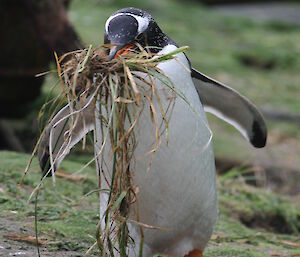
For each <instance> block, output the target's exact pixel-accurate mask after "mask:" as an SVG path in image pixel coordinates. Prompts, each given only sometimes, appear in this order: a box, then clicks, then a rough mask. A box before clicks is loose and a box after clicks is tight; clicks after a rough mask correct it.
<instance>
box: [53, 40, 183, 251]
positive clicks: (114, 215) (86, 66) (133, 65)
mask: <svg viewBox="0 0 300 257" xmlns="http://www.w3.org/2000/svg"><path fill="white" fill-rule="evenodd" d="M186 49H187V47H182V48H179V49H177V50H176V51H174V52H172V53H169V54H165V55H161V56H154V55H153V54H152V53H150V52H149V51H147V50H146V49H143V48H142V47H141V46H139V45H136V46H131V47H130V48H127V49H125V50H123V51H122V52H119V53H118V54H117V57H116V58H115V59H113V60H110V61H109V60H108V55H107V50H109V49H108V48H106V47H100V48H98V49H93V48H92V47H91V46H90V47H89V48H88V49H84V50H79V51H75V52H71V53H67V54H65V55H63V56H62V57H60V58H59V59H58V58H57V71H58V74H59V80H60V85H61V89H62V95H63V97H64V99H66V100H67V101H68V104H69V106H70V114H71V115H70V117H72V112H73V113H74V114H75V113H76V114H78V113H80V110H78V108H77V109H76V105H77V103H78V102H81V103H83V104H82V105H86V104H91V105H92V106H94V109H93V113H94V118H96V117H97V119H99V120H100V121H101V128H100V129H101V131H102V146H103V147H102V148H101V151H100V152H98V153H95V155H96V156H100V157H101V156H102V154H103V148H105V147H110V148H111V149H109V151H110V152H111V153H112V161H113V164H112V170H110V171H107V172H108V173H109V174H111V176H110V177H111V178H110V179H111V181H108V184H109V185H110V189H109V192H108V194H109V197H108V203H107V210H106V211H105V227H101V225H100V224H101V221H100V222H99V224H98V227H97V245H98V247H99V249H100V251H101V256H107V255H111V256H113V252H114V248H117V249H118V251H119V252H120V255H121V256H126V247H127V245H128V244H129V243H130V235H128V229H127V222H128V218H129V210H130V208H131V204H132V203H134V202H135V201H136V199H137V197H138V190H137V187H136V185H133V183H132V173H133V172H134V170H132V167H131V166H130V163H131V160H132V158H133V155H134V150H135V146H136V143H137V142H136V139H135V130H134V129H135V126H136V124H137V123H138V121H139V117H140V115H141V113H142V111H148V112H150V115H149V116H150V118H151V121H152V123H153V124H154V127H155V134H154V135H153V137H154V142H155V144H154V146H153V149H149V153H150V154H151V155H152V156H153V155H154V154H155V151H156V149H157V148H158V147H159V142H161V139H160V137H161V135H162V134H164V135H165V140H166V143H167V135H168V119H169V118H170V113H171V111H170V109H171V107H170V106H172V101H174V99H175V97H170V98H169V101H170V103H169V105H168V107H167V108H165V107H164V106H163V104H162V103H161V98H160V95H159V94H158V91H157V88H156V85H155V81H160V82H162V83H160V84H162V85H164V86H165V87H166V88H167V89H168V91H169V92H172V93H173V94H174V95H175V96H176V95H179V96H181V95H180V94H179V93H178V92H176V89H175V88H174V87H173V84H172V82H171V81H170V80H169V78H167V77H166V76H165V75H164V74H162V73H161V71H160V70H159V69H158V67H157V65H158V64H159V63H160V62H164V61H166V60H170V59H172V58H174V55H175V54H177V53H180V52H182V51H184V50H186ZM145 74H146V76H148V78H149V79H145ZM181 97H182V96H181ZM154 100H155V103H156V104H153V101H154ZM145 106H147V107H149V108H144V107H145ZM157 106H158V108H157ZM72 108H73V109H72ZM157 113H159V114H160V115H159V117H162V120H158V118H157V117H158V115H157ZM78 119H84V117H80V115H79V116H78V115H77V116H76V117H75V118H73V119H70V120H71V123H72V122H73V123H72V124H73V125H71V126H70V127H71V129H70V130H72V127H74V128H75V126H76V122H78ZM162 125H163V126H162ZM162 128H163V131H162ZM98 129H99V128H98ZM162 132H166V133H162ZM70 133H71V132H70ZM62 136H65V135H62ZM65 140H66V145H67V144H68V143H69V142H68V140H69V139H68V137H66V139H65ZM108 142H109V143H108ZM51 150H52V149H51V147H50V158H51ZM103 162H104V160H103ZM103 162H102V161H101V162H100V163H99V164H98V165H99V166H100V168H101V169H104V168H105V167H104V166H105V165H103ZM52 163H53V160H52ZM102 165H103V167H102ZM150 165H151V163H149V167H150ZM52 175H53V176H54V175H55V174H54V172H53V174H52ZM99 180H100V175H99ZM99 185H100V183H99ZM144 225H145V226H147V224H144ZM149 225H151V224H149ZM140 226H141V238H142V234H143V231H142V227H143V225H142V224H140Z"/></svg>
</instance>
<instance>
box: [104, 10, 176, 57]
mask: <svg viewBox="0 0 300 257" xmlns="http://www.w3.org/2000/svg"><path fill="white" fill-rule="evenodd" d="M170 42H172V43H173V41H171V39H170V38H169V37H168V36H166V35H165V34H164V33H163V32H162V30H161V29H160V28H159V26H158V25H157V23H156V22H155V20H154V19H153V18H152V17H151V15H150V14H148V13H147V12H145V11H143V10H140V9H137V8H132V7H130V8H124V9H121V10H119V11H117V12H115V13H113V14H112V15H111V16H110V17H109V18H108V19H107V21H106V24H105V33H104V43H105V44H113V45H115V46H113V47H112V48H111V50H110V53H109V56H110V59H113V58H114V57H115V56H116V54H117V53H118V51H120V50H121V49H123V48H126V47H127V46H128V45H131V44H135V43H139V44H140V45H141V46H143V47H149V50H150V51H151V52H153V53H157V52H158V51H159V50H160V49H161V48H163V47H164V46H166V45H167V44H169V43H170Z"/></svg>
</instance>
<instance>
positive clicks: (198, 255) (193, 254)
mask: <svg viewBox="0 0 300 257" xmlns="http://www.w3.org/2000/svg"><path fill="white" fill-rule="evenodd" d="M184 257H203V255H202V251H201V250H198V249H195V250H193V251H190V252H189V253H188V254H186V255H185V256H184Z"/></svg>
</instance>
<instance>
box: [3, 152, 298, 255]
mask: <svg viewBox="0 0 300 257" xmlns="http://www.w3.org/2000/svg"><path fill="white" fill-rule="evenodd" d="M28 159H29V156H28V155H24V154H17V153H13V152H0V164H1V165H0V167H1V168H0V204H1V213H0V227H1V228H2V229H1V230H0V246H2V247H3V246H4V247H5V246H6V245H13V243H14V242H15V240H16V239H14V240H12V239H13V238H12V236H14V235H19V236H20V235H22V236H23V237H24V238H27V237H28V236H34V216H35V211H34V198H33V200H31V201H30V202H29V203H28V202H27V201H28V198H29V195H30V193H31V192H32V190H33V189H34V187H35V186H36V185H37V184H38V183H39V180H40V172H39V167H38V165H37V162H36V160H35V161H34V162H33V165H32V168H31V169H30V173H29V174H28V176H26V178H25V180H24V183H23V185H22V186H21V187H20V188H18V187H17V183H18V182H19V181H20V179H21V177H22V175H23V171H24V169H25V166H26V162H27V160H28ZM81 165H82V163H78V162H74V161H65V162H64V163H63V165H62V168H63V170H64V171H65V172H70V173H73V172H75V171H76V170H78V169H79V168H80V167H81ZM238 174H239V172H236V171H234V170H233V171H232V172H231V173H228V175H227V176H224V177H222V178H220V179H219V203H220V217H219V221H218V223H217V227H216V230H215V233H214V235H213V237H212V240H211V242H210V243H209V246H208V248H207V250H206V252H205V256H300V249H299V247H300V245H299V243H300V241H299V240H300V237H299V232H300V220H299V218H300V217H299V213H300V206H299V205H298V206H297V205H294V204H293V203H292V202H291V201H290V200H288V199H287V198H283V197H280V196H278V195H276V194H273V193H271V192H266V191H265V190H261V189H258V188H255V187H252V186H249V185H246V184H245V183H244V182H243V179H242V177H240V176H239V175H238ZM81 175H84V177H82V178H81V179H80V180H79V181H77V182H75V181H70V180H67V179H63V178H57V184H56V187H54V186H53V184H52V180H51V179H48V180H47V181H46V183H45V184H44V186H43V187H42V190H41V192H40V196H39V204H38V215H37V217H38V227H39V234H40V237H41V239H43V240H45V242H46V247H42V250H43V252H45V253H47V254H49V255H47V254H45V255H44V256H82V255H83V254H84V253H85V252H86V251H87V250H88V248H89V247H90V246H91V245H92V244H93V243H94V241H95V230H96V224H97V221H98V216H97V210H98V204H97V202H98V201H97V196H96V194H91V195H90V196H88V197H84V195H85V194H87V193H88V192H90V191H92V190H94V189H96V188H97V184H96V182H95V181H96V180H97V179H96V174H95V169H94V168H93V167H91V168H87V169H86V170H85V171H84V173H83V174H81ZM27 241H28V240H27ZM1 242H2V243H1ZM3 244H4V245H3ZM20 245H21V246H22V249H23V251H24V252H26V253H28V255H25V256H33V253H34V254H35V251H36V249H35V247H34V246H31V247H30V246H29V245H28V244H27V243H23V244H19V245H18V247H20ZM16 247H17V246H16ZM17 249H18V248H13V249H12V250H17ZM1 251H2V249H1V248H0V256H5V255H1ZM75 252H76V254H75ZM62 253H65V254H66V255H62ZM297 254H299V255H297ZM42 256H43V255H42ZM89 256H93V254H91V255H89Z"/></svg>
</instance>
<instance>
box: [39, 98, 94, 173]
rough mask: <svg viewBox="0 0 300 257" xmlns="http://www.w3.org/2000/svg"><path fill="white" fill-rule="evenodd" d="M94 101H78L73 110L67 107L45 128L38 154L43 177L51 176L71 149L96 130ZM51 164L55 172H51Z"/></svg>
mask: <svg viewBox="0 0 300 257" xmlns="http://www.w3.org/2000/svg"><path fill="white" fill-rule="evenodd" d="M92 100H93V99H89V98H87V99H86V100H85V101H84V102H83V101H79V100H78V101H76V102H75V103H74V104H73V103H72V108H71V107H70V104H68V105H66V106H65V107H63V108H62V109H61V110H60V111H59V112H58V113H57V114H56V115H55V116H54V117H53V119H52V120H51V121H50V123H49V124H48V125H47V126H46V127H45V129H44V131H43V135H42V138H41V141H40V144H39V148H38V153H37V155H38V159H39V164H40V167H41V170H42V173H43V175H46V176H51V175H52V172H55V171H56V169H57V168H58V166H59V164H60V163H61V161H62V160H63V159H64V158H65V156H66V155H67V154H68V153H69V152H70V150H71V148H72V147H73V146H74V145H76V144H77V143H78V142H79V141H80V140H81V139H82V138H83V137H84V136H85V135H86V134H87V133H88V132H89V131H91V130H93V129H94V122H95V119H94V108H95V103H94V101H92ZM50 152H51V154H50ZM50 156H51V158H50ZM50 159H51V160H50ZM51 163H52V167H53V168H54V170H50V168H51Z"/></svg>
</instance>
